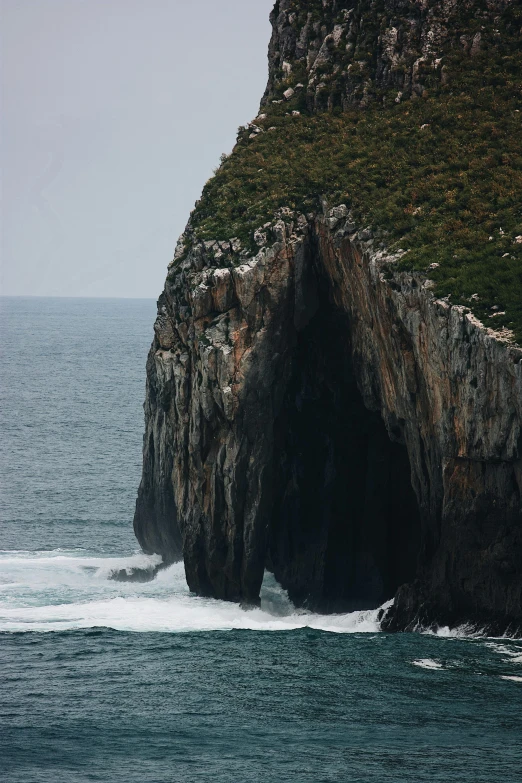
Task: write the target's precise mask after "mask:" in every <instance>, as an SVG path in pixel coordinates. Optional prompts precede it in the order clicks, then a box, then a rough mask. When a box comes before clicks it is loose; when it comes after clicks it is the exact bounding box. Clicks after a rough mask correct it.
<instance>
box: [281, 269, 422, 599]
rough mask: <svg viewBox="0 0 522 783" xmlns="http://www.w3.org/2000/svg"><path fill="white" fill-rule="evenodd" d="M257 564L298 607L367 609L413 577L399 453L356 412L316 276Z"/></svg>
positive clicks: (404, 462)
mask: <svg viewBox="0 0 522 783" xmlns="http://www.w3.org/2000/svg"><path fill="white" fill-rule="evenodd" d="M274 431H275V436H274V457H273V464H274V470H273V473H274V507H273V512H272V515H271V521H270V532H269V541H268V556H267V566H268V568H269V569H270V570H272V571H273V573H274V574H275V576H276V578H277V579H278V580H279V581H280V582H281V584H282V585H283V586H284V587H285V588H286V589H288V591H289V594H290V597H291V598H292V600H293V601H294V602H295V603H296V604H299V605H306V606H307V607H310V608H313V609H317V610H320V611H348V610H354V609H362V608H374V607H377V606H379V605H380V604H382V603H383V602H384V601H386V600H387V599H389V598H392V597H393V595H394V594H395V592H396V590H397V588H398V587H399V586H400V585H401V584H403V583H405V582H408V581H410V580H412V579H413V578H414V576H415V573H416V566H417V555H418V548H419V542H420V519H419V512H418V508H417V502H416V498H415V495H414V492H413V488H412V484H411V469H410V464H409V460H408V455H407V451H406V448H405V446H404V445H403V444H401V443H398V442H392V440H391V439H390V437H389V435H388V433H387V432H386V428H385V426H384V423H383V421H382V418H381V416H380V415H379V414H378V413H376V412H374V411H369V410H367V409H366V408H365V406H364V404H363V401H362V398H361V395H360V393H359V391H358V389H357V383H356V378H355V374H354V368H353V364H352V360H351V344H350V325H349V320H348V317H347V315H346V313H343V312H342V311H340V310H339V309H337V308H335V307H332V303H331V301H330V297H329V295H328V287H327V281H326V278H325V277H324V275H323V276H322V279H321V284H320V286H319V307H318V310H317V312H316V313H315V315H314V316H313V318H312V319H311V321H310V322H309V323H308V325H307V326H306V327H305V328H304V329H303V330H302V331H301V332H299V334H298V337H297V345H296V348H295V353H294V357H293V372H292V377H291V379H290V382H289V386H288V389H287V391H286V394H285V398H284V402H283V405H282V410H281V412H280V414H279V416H278V418H277V419H276V421H275V424H274Z"/></svg>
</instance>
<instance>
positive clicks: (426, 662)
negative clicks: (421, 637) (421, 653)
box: [412, 658, 444, 670]
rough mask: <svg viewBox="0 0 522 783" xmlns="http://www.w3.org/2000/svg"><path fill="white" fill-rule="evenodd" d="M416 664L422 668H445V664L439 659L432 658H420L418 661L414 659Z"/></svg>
mask: <svg viewBox="0 0 522 783" xmlns="http://www.w3.org/2000/svg"><path fill="white" fill-rule="evenodd" d="M412 664H413V665H414V666H419V667H420V668H421V669H433V670H436V669H443V668H444V667H443V665H442V664H441V663H439V661H434V660H433V659H432V658H420V659H419V660H418V661H412Z"/></svg>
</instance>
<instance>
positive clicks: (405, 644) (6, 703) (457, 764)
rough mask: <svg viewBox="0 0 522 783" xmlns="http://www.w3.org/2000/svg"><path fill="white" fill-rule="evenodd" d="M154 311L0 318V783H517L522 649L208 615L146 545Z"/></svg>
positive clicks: (268, 616)
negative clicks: (141, 573)
mask: <svg viewBox="0 0 522 783" xmlns="http://www.w3.org/2000/svg"><path fill="white" fill-rule="evenodd" d="M154 311H155V304H154V302H152V301H147V300H143V301H138V300H136V301H130V300H64V299H61V300H60V299H54V300H53V299H2V300H0V330H1V346H2V366H1V384H2V386H1V400H0V403H1V411H0V416H1V421H0V423H1V434H2V439H1V441H0V475H1V479H0V480H1V482H2V484H1V488H2V498H1V523H0V550H1V551H0V724H1V725H0V779H1V780H2V781H4V780H5V781H8V782H12V783H15V782H16V783H19V782H20V783H32V781H34V782H35V783H36V782H39V781H49V782H50V783H55V782H56V783H58V782H60V783H61V781H65V782H66V783H67V782H68V781H73V782H75V781H78V782H80V781H81V782H82V783H83V781H103V782H104V783H105V782H108V783H110V782H111V781H118V782H119V781H125V782H126V783H127V782H128V783H178V782H179V783H191V781H215V782H216V783H231V782H232V781H239V783H242V782H243V781H259V782H260V783H261V782H263V783H276V782H277V783H279V782H280V781H296V782H297V783H300V782H301V781H311V782H312V781H313V782H314V783H315V782H320V781H335V782H337V781H339V782H342V783H344V782H345V781H346V783H348V782H350V783H352V782H354V783H355V781H361V782H366V781H368V782H370V781H371V782H372V783H373V782H375V783H386V782H388V781H393V783H406V782H407V781H411V782H412V783H421V782H422V783H424V781H426V782H428V781H430V782H431V781H434V782H437V783H438V781H440V782H441V783H442V782H443V781H444V783H448V781H456V782H458V783H461V782H465V783H467V782H468V781H469V783H515V782H516V783H520V781H521V780H522V642H514V641H510V640H504V639H502V640H499V639H483V638H469V637H466V635H465V634H464V633H461V634H458V633H453V634H450V633H449V632H448V631H444V630H441V631H440V632H439V634H438V635H436V636H435V635H422V634H400V635H395V636H393V635H388V634H383V633H380V632H379V629H378V624H377V622H376V613H375V612H358V613H353V614H348V615H335V616H320V615H313V614H308V613H305V612H298V611H296V610H295V608H294V607H293V606H292V604H291V603H290V602H289V600H288V598H287V597H286V595H285V594H284V592H283V591H282V590H281V589H280V588H279V586H278V585H277V584H276V583H275V582H274V580H273V578H272V577H270V575H267V577H266V578H265V582H264V585H263V591H262V604H261V608H260V609H255V610H252V611H243V610H242V609H240V608H239V607H237V606H235V605H232V604H227V603H224V602H220V601H211V600H204V599H199V598H196V597H194V596H193V595H191V594H190V593H189V591H188V589H187V586H186V583H185V580H184V574H183V568H182V566H181V565H174V566H171V567H170V568H167V569H165V570H163V571H160V572H159V573H158V575H157V577H156V578H155V579H154V580H152V581H150V582H146V583H137V582H121V581H115V580H114V579H112V578H111V576H113V575H114V574H117V573H121V571H122V570H123V571H127V572H131V571H132V570H133V569H136V568H140V569H145V570H147V569H150V570H152V569H153V568H154V566H155V565H156V564H157V559H156V558H150V557H146V556H145V555H143V554H141V553H140V552H139V550H138V548H137V545H136V542H135V540H134V538H133V536H132V525H131V521H132V513H133V505H134V499H135V493H136V488H137V485H138V482H139V475H140V459H141V437H142V424H143V421H142V416H143V414H142V408H141V406H142V401H143V396H144V367H145V357H146V352H147V349H148V345H149V342H150V338H151V334H152V323H153V320H154Z"/></svg>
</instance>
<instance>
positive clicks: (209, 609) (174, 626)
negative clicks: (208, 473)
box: [0, 549, 379, 633]
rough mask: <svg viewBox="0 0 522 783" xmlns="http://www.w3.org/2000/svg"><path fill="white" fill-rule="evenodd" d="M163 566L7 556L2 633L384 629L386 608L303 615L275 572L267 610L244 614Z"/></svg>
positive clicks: (146, 561) (1, 582)
mask: <svg viewBox="0 0 522 783" xmlns="http://www.w3.org/2000/svg"><path fill="white" fill-rule="evenodd" d="M160 564H161V558H160V557H157V556H147V555H144V554H135V555H132V556H130V557H124V558H122V557H93V556H89V554H88V553H86V552H85V550H81V549H77V550H61V549H57V550H54V551H40V552H27V551H3V552H2V551H0V631H4V632H5V631H8V632H22V631H64V630H74V629H81V628H95V627H104V628H112V629H114V630H118V631H136V632H147V631H149V632H150V631H156V632H170V633H175V632H188V631H214V630H232V629H249V630H256V631H283V630H293V629H297V628H313V629H316V630H322V631H330V632H332V633H375V632H376V631H378V630H379V623H378V621H377V616H378V614H379V610H378V609H376V610H368V611H358V612H350V613H348V614H337V615H320V614H314V613H312V612H307V611H303V610H297V609H296V608H295V607H294V606H293V604H292V603H291V601H290V600H289V598H288V596H287V594H286V592H285V591H284V590H283V589H282V588H281V587H280V585H278V584H277V582H276V581H275V579H274V577H273V576H272V575H270V574H266V576H265V579H264V582H263V587H262V590H261V607H260V608H254V609H242V608H241V607H239V606H238V605H237V604H232V603H229V602H226V601H217V600H214V599H206V598H199V597H197V596H195V595H193V594H192V593H190V591H189V589H188V587H187V584H186V581H185V573H184V568H183V564H182V563H176V564H174V565H172V566H170V567H168V568H162V569H159V570H158V566H160Z"/></svg>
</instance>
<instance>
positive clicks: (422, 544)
mask: <svg viewBox="0 0 522 783" xmlns="http://www.w3.org/2000/svg"><path fill="white" fill-rule="evenodd" d="M516 13H517V9H516V4H515V3H509V2H502V1H501V0H491V2H467V3H459V4H458V5H457V4H456V3H452V2H449V1H445V2H441V1H436V2H435V1H434V2H428V1H427V0H422V2H406V0H404V2H391V0H381V1H380V2H371V3H362V2H336V1H335V0H323V2H305V1H304V0H301V1H299V0H294V1H293V2H292V1H291V0H287V1H286V2H284V0H280V2H278V3H276V5H275V8H274V11H273V13H272V17H271V18H272V24H273V36H272V41H271V43H270V48H269V81H268V86H267V90H266V93H265V96H264V97H263V100H262V107H261V113H260V115H259V117H258V118H256V120H255V121H254V122H253V123H251V124H250V125H249V126H246V127H245V128H243V129H240V132H239V135H238V143H237V146H236V148H235V150H234V152H233V153H232V155H231V156H230V158H228V159H225V160H224V161H223V164H222V167H221V169H220V170H219V171H218V173H217V174H216V177H215V178H214V180H213V181H212V182H210V183H208V185H207V186H206V188H205V191H204V193H203V196H202V199H201V201H200V202H199V203H198V205H196V208H195V210H194V213H193V214H192V216H191V218H190V220H189V223H188V225H187V229H186V231H185V233H184V235H183V236H182V237H181V239H180V241H179V243H178V246H177V249H176V254H175V257H174V260H173V261H172V262H171V264H170V266H169V271H168V275H167V280H166V283H165V289H164V291H163V293H162V295H161V296H160V299H159V301H158V318H157V320H156V324H155V336H154V341H153V344H152V347H151V351H150V354H149V358H148V362H147V396H146V402H145V420H146V432H145V438H144V467H143V478H142V482H141V485H140V489H139V493H138V500H137V506H136V515H135V522H134V525H135V531H136V535H137V537H138V540H139V541H140V543H141V545H142V546H143V548H144V549H145V551H147V552H158V553H160V554H161V555H163V557H164V559H165V560H166V561H172V560H175V559H180V558H181V557H183V559H184V562H185V571H186V577H187V581H188V584H189V587H190V588H191V590H193V591H194V592H196V593H198V594H200V595H207V596H215V597H218V598H224V599H227V600H232V601H240V602H243V603H245V604H252V603H254V604H255V603H257V602H258V600H259V590H260V586H261V581H262V578H263V573H264V570H265V568H267V569H269V570H271V571H273V573H274V574H275V576H276V578H277V579H278V580H279V581H280V582H281V584H282V585H283V586H284V587H285V588H286V589H287V590H288V591H289V594H290V597H291V598H292V599H293V600H294V601H295V602H296V603H297V604H299V605H304V606H309V607H312V608H319V609H321V610H323V611H343V610H348V609H353V608H366V607H376V606H379V605H380V604H382V603H384V602H385V601H387V600H388V599H391V598H395V600H394V603H393V605H392V606H391V607H390V608H388V610H387V611H386V613H384V614H383V619H382V624H383V627H385V628H388V629H390V630H401V629H406V628H415V627H418V626H434V625H440V624H449V625H456V624H460V623H464V622H467V623H470V624H473V625H475V626H480V627H483V628H484V627H486V628H488V629H490V630H492V631H495V632H499V633H503V632H506V631H507V632H511V633H514V634H517V633H520V632H521V630H522V567H521V565H520V564H521V563H522V511H521V487H522V350H521V349H520V347H519V346H518V343H517V341H516V338H517V336H518V334H519V317H520V316H519V313H520V305H521V302H522V284H521V277H520V260H521V256H520V252H519V250H520V248H519V246H520V245H521V244H522V238H521V237H520V236H519V233H517V225H518V224H517V220H519V215H517V214H516V208H515V206H514V205H515V204H516V201H515V196H512V201H509V197H508V196H506V199H507V201H506V200H505V201H504V202H503V203H502V204H500V206H499V204H497V203H496V206H495V209H496V210H497V212H496V213H495V214H494V215H493V217H492V214H493V213H492V212H491V211H490V212H489V213H488V215H487V216H484V217H483V218H481V216H480V214H477V213H476V211H475V212H474V211H473V210H474V209H475V207H474V204H472V203H470V202H469V200H468V201H466V204H463V203H459V202H458V200H457V201H456V200H455V199H454V198H453V196H452V195H451V193H452V192H453V191H452V188H451V187H450V185H451V182H452V177H453V176H454V175H455V176H456V177H457V178H460V180H462V175H461V172H460V171H457V172H456V173H455V171H453V170H451V171H449V170H448V172H447V174H446V175H445V176H446V181H445V182H444V183H443V187H444V188H446V190H445V191H444V192H445V193H450V195H447V197H446V199H445V200H444V202H443V203H441V204H439V205H438V206H437V205H435V206H434V205H433V204H430V203H427V202H426V201H423V200H422V199H421V200H420V202H419V203H417V202H416V201H415V196H412V195H411V193H417V192H418V191H419V190H420V189H422V183H421V182H420V180H419V179H416V177H418V175H417V174H416V173H415V171H413V172H412V171H411V170H408V171H407V172H406V174H405V173H404V170H403V169H402V168H400V170H399V169H397V170H396V171H395V173H393V172H392V173H388V172H387V173H386V177H385V178H384V179H383V181H382V182H380V180H379V179H378V177H379V176H381V174H382V171H384V170H385V168H386V165H387V161H386V160H384V158H383V159H382V167H381V168H380V163H379V160H380V158H379V146H380V143H381V137H380V135H379V123H383V122H385V123H388V124H387V128H388V133H389V137H390V139H392V138H394V137H396V136H397V135H399V136H400V135H401V134H402V133H404V131H405V130H408V127H409V126H408V123H410V122H411V121H412V118H413V125H412V126H411V127H412V128H414V131H415V139H416V138H417V136H418V135H419V131H418V129H419V127H420V124H422V125H426V126H427V128H426V129H427V130H429V127H428V126H430V125H432V124H434V121H433V117H434V116H435V114H436V113H437V112H440V111H442V109H441V106H442V105H443V104H444V100H445V96H446V104H445V106H446V107H447V106H449V107H450V109H451V107H454V108H455V110H456V111H459V112H461V115H460V118H461V122H460V128H461V132H462V128H466V127H467V126H466V123H467V122H469V127H470V131H469V139H470V147H471V145H472V141H473V139H474V138H475V137H474V135H473V133H475V131H474V130H472V129H471V128H472V126H473V128H474V127H475V126H476V125H477V119H476V118H477V117H483V116H485V115H486V114H487V113H488V112H489V114H488V116H492V117H493V118H494V117H495V111H497V110H498V105H497V104H496V103H495V101H497V102H498V101H499V100H501V98H502V99H503V100H504V101H505V102H506V105H507V103H509V101H510V100H511V93H512V81H513V80H515V79H516V78H519V77H520V69H519V67H518V66H519V61H518V60H516V57H515V56H514V55H512V52H513V51H514V48H516V45H517V43H518V42H519V39H520V25H519V26H518V28H517V24H518V22H519V21H520V20H519V19H518V16H517V15H516ZM495 30H497V31H498V30H501V31H502V33H503V35H502V36H501V41H500V42H499V41H498V40H497V38H498V36H497V35H496V33H495ZM365 52H366V54H364V53H365ZM506 52H507V53H506ZM485 57H486V59H484V58H485ZM488 57H489V60H487V58H488ZM510 57H511V59H510V64H509V67H508V65H507V63H506V62H505V61H506V60H507V59H509V58H510ZM486 60H487V61H488V62H495V63H497V67H496V68H495V69H493V71H494V72H493V74H492V75H491V74H489V76H488V74H487V73H486V66H485V62H486ZM498 63H500V64H498ZM503 63H504V64H503ZM459 64H460V65H459ZM509 68H511V71H510V73H511V77H510V79H511V80H512V81H509V79H508V80H507V82H506V83H505V84H504V85H503V87H502V90H503V91H502V90H500V91H499V92H498V95H494V96H493V97H491V95H490V94H489V93H487V95H486V94H484V95H483V96H482V97H481V98H480V100H479V99H478V98H476V97H475V92H477V90H478V91H479V92H480V90H481V89H486V88H487V89H489V82H488V79H493V80H495V79H498V78H500V77H501V76H502V74H503V73H504V71H503V70H502V69H504V70H506V71H507V70H509ZM517 68H518V70H517ZM513 69H514V75H513ZM462 73H467V74H468V77H467V82H466V84H467V92H466V90H463V89H462V87H463V86H464V85H463V83H462ZM502 78H504V77H502ZM452 79H453V82H452ZM459 79H460V81H459ZM483 83H484V84H485V87H484V88H482V87H477V84H483ZM470 95H471V96H472V98H473V101H475V100H476V101H478V104H477V107H475V108H476V111H475V112H473V111H472V109H473V107H471V108H470V107H469V105H468V98H469V96H470ZM488 96H489V97H488ZM502 96H503V97H502ZM481 101H482V102H481ZM488 101H489V103H488ZM419 107H420V108H419ZM448 111H449V110H448ZM481 113H482V114H481ZM421 116H425V117H426V118H428V119H430V122H429V123H420V121H419V117H421ZM518 120H519V118H517V117H516V115H515V110H514V109H513V111H512V118H511V120H510V122H511V121H512V122H513V123H516V122H518ZM305 123H306V124H305ZM398 123H402V124H400V125H399V124H398ZM365 125H366V130H363V132H361V130H360V129H361V127H362V126H365ZM441 125H442V130H441V134H442V135H441V136H440V137H438V143H437V138H431V140H428V142H427V149H426V150H425V149H424V147H423V152H422V155H423V156H424V157H422V161H423V162H424V163H423V165H424V164H425V165H426V166H427V167H429V168H430V170H431V168H433V167H434V165H435V163H434V159H432V158H430V155H435V156H436V155H439V156H442V157H444V155H446V157H448V158H449V159H450V162H451V155H452V154H453V153H452V152H451V151H450V141H447V140H446V136H444V132H445V126H444V123H441ZM368 127H370V129H369V130H368ZM354 129H355V130H354ZM352 132H353V134H352ZM430 132H431V131H430ZM409 133H411V134H412V144H416V143H417V142H416V141H414V140H413V131H411V130H410V131H409ZM343 134H344V135H343ZM351 134H352V135H351ZM318 138H320V140H321V144H320V145H319V152H317V149H315V148H314V146H313V145H314V143H315V142H316V141H317V139H318ZM348 138H353V142H352V141H348V142H346V141H345V139H348ZM408 138H409V136H408V135H406V136H405V141H406V144H407V143H408ZM466 138H468V137H467V136H466ZM477 138H478V137H477ZM496 138H497V142H498V144H500V146H501V147H502V145H503V139H504V136H502V134H501V135H500V141H498V139H499V136H498V134H497V136H496ZM276 139H277V141H276V142H274V141H273V140H276ZM339 139H341V142H342V143H341V147H342V149H343V151H344V149H345V148H346V149H349V150H354V151H355V152H350V153H349V154H350V155H352V158H350V159H349V160H348V159H346V160H345V159H344V158H343V159H342V160H341V159H339V158H338V149H339V147H338V145H339V144H340V142H339ZM424 139H425V137H422V140H421V141H420V142H418V143H419V144H422V145H424V144H426V142H425V141H424ZM510 139H511V136H510V134H509V133H507V132H506V133H505V147H506V150H508V151H509V150H510V149H511V148H510V146H509V144H510ZM282 141H283V142H284V144H283V149H284V152H285V154H286V155H287V158H288V161H289V163H288V166H286V164H283V165H281V166H280V167H279V173H278V171H277V169H276V170H273V171H270V166H271V165H272V166H273V165H274V160H279V159H278V158H277V155H278V154H280V152H276V151H275V150H274V148H273V145H274V143H275V144H279V146H281V143H282ZM477 144H478V141H477ZM285 145H286V146H285ZM357 145H359V146H357ZM361 145H363V146H361ZM430 145H431V147H432V148H433V152H432V151H431V148H430ZM363 153H364V154H365V155H366V157H365V158H364V161H363V163H364V165H365V167H366V168H365V171H366V172H367V173H368V180H371V181H372V182H374V185H372V188H371V189H368V188H367V187H366V185H362V184H361V185H360V186H359V180H358V179H357V176H356V175H355V174H354V172H357V171H358V168H357V167H358V166H360V161H361V154H363ZM343 154H344V152H343ZM347 154H348V153H347ZM467 154H468V156H469V155H470V152H469V149H468V152H467ZM509 154H512V153H510V152H509ZM307 155H308V158H307V157H306V156H307ZM506 155H508V152H506ZM371 156H375V160H376V161H377V163H376V164H374V162H373V161H374V158H373V157H371ZM508 157H509V155H508ZM293 159H295V160H296V161H297V162H296V163H295V164H294V163H292V160H293ZM420 159H421V158H419V160H420ZM332 160H335V161H337V164H336V165H337V168H336V169H335V170H333V169H332ZM510 160H511V163H510V165H511V166H513V167H514V168H516V170H517V171H518V176H520V172H519V170H518V168H517V166H518V164H516V165H515V163H513V159H512V158H510ZM345 164H346V165H345ZM352 164H353V165H352ZM484 165H485V164H484ZM500 165H501V164H499V167H500ZM253 166H258V167H259V168H258V169H256V170H254V169H253ZM375 166H377V174H375V177H377V179H375V180H372V179H371V178H372V176H374V174H372V171H373V170H374V168H375ZM285 168H287V170H285ZM450 168H451V167H450ZM486 168H487V167H486ZM468 169H469V166H468ZM468 169H466V171H468ZM496 171H497V169H495V172H496ZM321 172H324V176H323V175H322V173H321ZM332 172H333V174H332ZM379 172H381V173H379ZM478 174H480V172H478ZM330 175H331V176H330ZM501 175H502V177H504V172H503V171H502V172H501V174H493V175H492V182H491V185H490V190H491V189H492V188H493V189H495V188H497V183H498V182H500V181H501V179H499V177H501ZM430 176H431V175H430ZM495 176H497V179H495ZM265 177H266V178H267V179H266V181H264V180H263V178H265ZM469 177H470V183H471V184H470V190H473V180H472V178H471V175H469ZM278 178H279V179H278ZM293 178H294V179H293ZM405 178H406V179H405ZM423 178H424V176H423ZM294 180H295V184H294ZM502 181H503V180H502ZM403 182H404V185H403ZM289 183H290V184H289ZM303 183H304V184H303ZM365 188H366V190H365ZM394 188H395V189H396V190H397V192H400V193H403V192H404V191H408V188H409V189H410V191H411V192H408V194H407V199H406V202H405V204H404V205H403V204H402V203H401V204H400V209H399V208H396V205H395V206H394V207H393V208H392V207H390V206H389V203H388V201H387V199H388V198H389V194H390V193H392V192H394ZM267 194H268V196H267ZM365 194H366V195H365ZM341 195H344V196H345V197H344V198H343V200H342V201H341V200H340V196H341ZM452 199H453V201H452ZM470 207H471V209H470ZM502 210H503V211H502ZM467 213H469V214H470V215H471V217H468V216H467ZM497 213H498V214H497ZM500 213H501V214H500ZM405 215H406V217H405ZM499 215H500V217H499ZM456 219H457V220H460V222H461V225H460V226H458V225H455V226H454V230H453V233H452V232H451V231H448V229H447V226H448V222H447V221H449V220H453V221H455V220H456ZM500 219H502V222H503V224H504V225H503V226H500V225H497V223H499V221H500ZM405 220H406V223H404V221H405ZM466 221H467V222H466ZM495 221H496V223H495ZM399 224H400V225H399ZM493 224H494V225H493ZM430 231H431V234H430V233H429V232H430ZM437 231H438V232H439V233H438V234H437ZM423 232H424V233H423ZM466 232H467V233H466ZM473 232H475V233H473ZM490 232H491V234H490ZM435 235H436V236H437V240H438V241H437V243H435V242H434V241H433V237H434V236H435ZM483 235H487V237H486V238H484V236H483ZM226 237H231V238H226ZM430 237H431V239H430ZM489 237H491V238H489ZM470 238H471V239H470ZM519 240H520V241H519ZM479 242H480V245H479V244H478V243H479ZM474 243H475V244H474ZM434 248H435V250H434ZM474 248H475V255H473V250H474ZM434 252H436V255H435V256H434V255H433V253H434ZM434 258H436V259H437V260H436V261H434ZM457 267H458V268H457ZM484 269H486V270H490V269H491V270H492V271H491V273H490V274H489V272H488V274H489V276H488V279H487V280H485V279H484V272H483V270H484ZM506 270H507V271H506ZM510 275H511V277H510ZM504 289H506V291H505V290H504ZM488 297H489V298H488ZM517 308H518V309H517ZM497 313H499V314H500V315H499V316H497ZM499 318H500V319H502V320H500V321H499Z"/></svg>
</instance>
